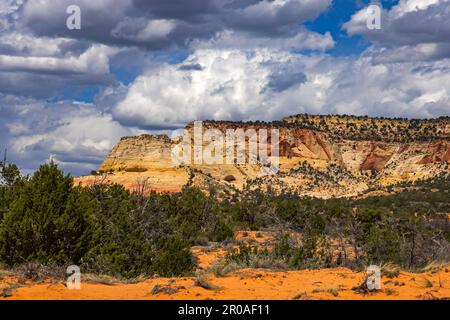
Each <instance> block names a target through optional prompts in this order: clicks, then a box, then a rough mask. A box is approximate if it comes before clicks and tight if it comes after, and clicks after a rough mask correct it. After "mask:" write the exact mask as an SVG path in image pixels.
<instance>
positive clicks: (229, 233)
mask: <svg viewBox="0 0 450 320" xmlns="http://www.w3.org/2000/svg"><path fill="white" fill-rule="evenodd" d="M233 236H234V232H233V229H232V228H231V227H230V226H229V225H228V224H227V223H226V222H225V220H223V219H221V220H219V222H218V223H217V225H216V227H215V228H214V230H213V232H212V235H211V236H210V239H211V240H212V241H215V242H222V241H225V240H228V239H232V238H233Z"/></svg>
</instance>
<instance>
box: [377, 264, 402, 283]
mask: <svg viewBox="0 0 450 320" xmlns="http://www.w3.org/2000/svg"><path fill="white" fill-rule="evenodd" d="M380 269H381V275H382V276H385V277H387V278H390V279H392V278H397V277H398V276H399V275H400V271H401V270H402V268H401V267H400V266H399V265H397V264H395V263H392V262H387V263H384V264H382V265H381V268H380Z"/></svg>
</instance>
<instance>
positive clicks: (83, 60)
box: [0, 45, 118, 74]
mask: <svg viewBox="0 0 450 320" xmlns="http://www.w3.org/2000/svg"><path fill="white" fill-rule="evenodd" d="M117 52H118V50H117V49H113V48H109V47H106V46H103V45H94V46H92V47H91V48H89V49H88V50H87V51H86V52H84V53H82V54H81V55H80V56H79V57H75V56H70V57H64V58H59V57H33V56H27V57H21V56H8V55H0V70H4V71H30V72H55V73H81V74H82V73H85V74H107V73H109V58H110V57H111V56H112V55H114V54H116V53H117Z"/></svg>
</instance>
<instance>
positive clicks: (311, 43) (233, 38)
mask: <svg viewBox="0 0 450 320" xmlns="http://www.w3.org/2000/svg"><path fill="white" fill-rule="evenodd" d="M334 44H335V42H334V40H333V38H332V36H331V34H330V33H329V32H327V33H325V34H324V35H322V34H320V33H316V32H311V31H308V30H306V29H300V30H298V31H297V32H296V33H294V34H293V35H292V36H287V37H284V38H272V37H265V36H249V35H248V34H246V33H242V32H236V31H232V30H225V31H222V32H219V33H218V34H216V35H215V36H214V37H212V38H211V39H210V40H208V41H200V40H194V41H193V42H192V43H191V47H192V48H194V49H216V50H218V49H224V50H228V49H239V50H246V49H255V48H277V49H278V50H286V51H290V50H319V51H325V50H327V49H330V48H332V47H333V46H334Z"/></svg>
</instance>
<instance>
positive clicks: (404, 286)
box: [0, 233, 450, 300]
mask: <svg viewBox="0 0 450 320" xmlns="http://www.w3.org/2000/svg"><path fill="white" fill-rule="evenodd" d="M245 237H249V238H253V240H254V241H257V242H259V243H263V242H264V241H265V240H266V238H265V237H263V238H260V239H257V238H254V234H252V233H245V236H243V235H242V233H241V234H238V235H237V238H238V239H239V238H240V239H241V240H242V238H245ZM193 252H194V254H195V255H196V256H197V257H198V259H199V262H200V270H199V273H204V271H205V270H206V269H207V268H208V267H209V266H210V265H211V264H212V263H214V262H215V261H216V260H217V259H220V257H221V256H223V254H224V253H225V249H223V248H215V249H211V248H203V247H196V248H194V250H193ZM0 275H1V274H0ZM364 277H365V273H364V272H355V271H352V270H350V269H346V268H335V269H321V270H301V271H268V270H263V269H242V270H237V271H234V272H231V273H229V274H228V275H226V276H224V277H216V276H214V275H213V274H209V273H208V274H206V273H205V274H204V275H203V276H202V277H201V278H202V279H203V280H204V283H206V284H207V285H206V286H203V287H201V286H199V284H198V281H196V279H197V278H195V277H192V278H190V277H185V278H170V279H169V278H152V279H147V280H142V281H140V282H136V283H128V284H124V283H119V282H117V283H114V282H109V281H105V279H103V280H102V279H95V278H91V279H89V280H87V279H85V281H83V278H82V284H81V289H80V290H69V289H68V288H66V286H65V284H64V283H62V282H56V281H53V280H51V279H48V280H45V281H42V282H40V283H33V282H30V281H26V282H24V283H21V284H20V285H15V283H17V281H18V276H16V275H13V274H8V273H5V274H3V275H2V276H0V293H2V292H3V293H4V292H6V291H5V290H4V289H5V288H12V289H10V290H7V292H8V294H3V296H4V297H0V300H2V299H11V300H23V299H31V300H33V299H37V300H42V299H44V300H47V299H48V300H84V299H94V300H117V299H119V300H146V299H148V300H184V299H189V300H204V299H213V300H220V299H231V300H238V299H243V300H246V299H259V300H279V299H281V300H317V299H358V300H360V299H362V300H379V299H391V300H394V299H450V272H448V270H447V269H445V268H443V269H441V270H440V271H438V272H425V273H407V272H401V273H400V274H399V275H398V277H395V278H392V279H390V278H386V277H383V278H382V281H381V283H382V290H381V291H378V292H373V293H369V294H360V293H357V292H355V291H354V290H352V288H353V287H355V286H358V285H359V284H361V283H362V282H363V279H364ZM205 287H206V288H205ZM0 295H1V294H0Z"/></svg>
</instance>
